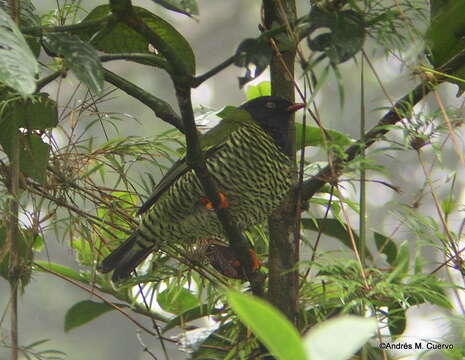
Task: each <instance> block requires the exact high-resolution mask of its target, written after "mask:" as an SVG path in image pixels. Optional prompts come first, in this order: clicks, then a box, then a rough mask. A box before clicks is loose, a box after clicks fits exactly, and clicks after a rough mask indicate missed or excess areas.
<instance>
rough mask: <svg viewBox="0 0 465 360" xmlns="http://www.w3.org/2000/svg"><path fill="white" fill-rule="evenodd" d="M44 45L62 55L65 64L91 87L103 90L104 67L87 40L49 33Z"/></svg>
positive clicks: (94, 89) (99, 90)
mask: <svg viewBox="0 0 465 360" xmlns="http://www.w3.org/2000/svg"><path fill="white" fill-rule="evenodd" d="M43 41H44V46H46V47H47V48H48V49H49V51H51V52H52V53H54V54H56V55H58V56H62V57H63V58H64V61H65V65H66V66H67V67H68V68H70V69H71V70H72V71H73V73H74V75H76V77H77V78H78V79H79V80H80V81H81V82H82V83H83V84H84V85H86V86H87V87H88V88H89V89H91V90H92V91H94V92H95V93H97V94H100V93H102V91H103V67H102V64H101V62H100V58H99V56H98V54H97V51H96V50H95V49H94V48H93V47H92V46H91V45H90V44H89V43H87V42H84V41H82V40H81V39H79V38H78V37H77V36H73V35H69V34H48V35H47V36H45V37H44V38H43Z"/></svg>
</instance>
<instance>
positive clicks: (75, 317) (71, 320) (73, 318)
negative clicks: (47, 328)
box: [65, 300, 127, 332]
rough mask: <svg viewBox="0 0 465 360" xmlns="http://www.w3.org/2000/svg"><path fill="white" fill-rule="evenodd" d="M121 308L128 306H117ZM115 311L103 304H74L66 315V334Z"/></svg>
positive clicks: (86, 301)
mask: <svg viewBox="0 0 465 360" xmlns="http://www.w3.org/2000/svg"><path fill="white" fill-rule="evenodd" d="M116 305H118V306H120V307H127V305H126V304H116ZM111 310H115V308H114V307H113V306H111V305H110V304H107V303H103V302H95V301H91V300H83V301H80V302H78V303H76V304H74V305H73V306H72V307H71V308H70V309H69V310H68V311H67V312H66V315H65V332H68V331H70V330H73V329H75V328H77V327H79V326H82V325H85V324H87V323H88V322H91V321H92V320H94V319H96V318H98V317H99V316H101V315H103V314H105V313H107V312H109V311H111Z"/></svg>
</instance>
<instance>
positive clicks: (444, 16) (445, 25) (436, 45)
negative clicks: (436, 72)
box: [426, 1, 465, 90]
mask: <svg viewBox="0 0 465 360" xmlns="http://www.w3.org/2000/svg"><path fill="white" fill-rule="evenodd" d="M463 14H465V1H442V2H439V1H433V3H432V13H431V19H432V21H431V25H430V27H429V29H428V32H427V34H426V38H427V40H428V44H429V47H430V50H431V62H432V63H433V65H434V66H435V67H436V68H438V67H441V66H444V65H445V64H447V63H449V62H451V61H453V60H454V59H455V58H458V56H459V55H462V56H463V55H464V53H465V36H464V34H465V21H464V20H463ZM462 63H463V62H462ZM445 72H448V71H447V68H446V69H445ZM448 73H449V74H450V75H454V76H455V77H459V78H462V81H459V80H451V81H452V82H455V83H456V84H457V85H459V86H460V88H461V89H462V90H463V89H465V65H462V66H460V67H459V68H458V69H457V70H456V71H454V72H453V73H450V72H448Z"/></svg>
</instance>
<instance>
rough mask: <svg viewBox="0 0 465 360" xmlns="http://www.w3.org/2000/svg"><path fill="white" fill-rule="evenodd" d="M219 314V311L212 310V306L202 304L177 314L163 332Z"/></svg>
mask: <svg viewBox="0 0 465 360" xmlns="http://www.w3.org/2000/svg"><path fill="white" fill-rule="evenodd" d="M220 312H221V311H220V310H218V309H215V308H212V306H211V305H208V304H202V305H199V306H196V307H194V308H192V309H189V310H187V311H184V312H183V313H181V314H179V315H178V316H176V317H174V318H173V319H172V320H170V322H168V323H167V324H166V325H165V327H164V328H163V332H166V331H168V330H171V329H172V328H174V327H176V326H181V325H183V324H184V323H186V322H189V321H192V320H197V319H200V318H202V317H204V316H209V315H215V314H218V313H220Z"/></svg>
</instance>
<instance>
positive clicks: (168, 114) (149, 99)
mask: <svg viewBox="0 0 465 360" xmlns="http://www.w3.org/2000/svg"><path fill="white" fill-rule="evenodd" d="M104 76H105V80H106V81H108V82H109V83H110V84H113V85H115V86H116V87H117V88H118V89H121V90H123V91H124V92H125V93H126V94H128V95H130V96H132V97H134V98H136V99H137V100H139V101H140V102H142V103H143V104H144V105H147V106H148V107H149V108H150V109H152V110H153V112H154V113H155V115H156V116H158V117H159V118H160V119H162V120H163V121H166V122H167V123H169V124H171V125H173V126H174V127H175V128H176V129H178V130H179V131H181V132H184V125H183V122H182V120H181V118H180V117H179V116H178V114H176V112H175V111H174V110H173V108H172V107H171V106H170V105H169V104H168V103H167V102H166V101H163V100H161V99H159V98H157V97H156V96H153V95H152V94H150V93H148V92H147V91H145V90H144V89H142V88H140V87H138V86H137V85H135V84H133V83H132V82H130V81H128V80H126V79H124V78H122V77H121V76H119V75H116V74H115V73H113V72H111V71H110V70H107V69H105V70H104Z"/></svg>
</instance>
